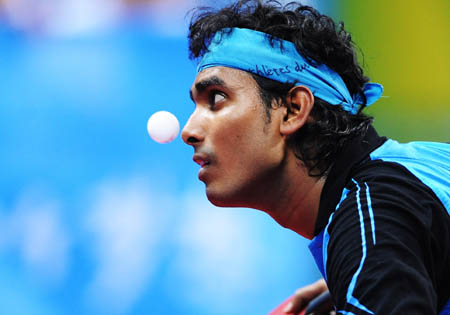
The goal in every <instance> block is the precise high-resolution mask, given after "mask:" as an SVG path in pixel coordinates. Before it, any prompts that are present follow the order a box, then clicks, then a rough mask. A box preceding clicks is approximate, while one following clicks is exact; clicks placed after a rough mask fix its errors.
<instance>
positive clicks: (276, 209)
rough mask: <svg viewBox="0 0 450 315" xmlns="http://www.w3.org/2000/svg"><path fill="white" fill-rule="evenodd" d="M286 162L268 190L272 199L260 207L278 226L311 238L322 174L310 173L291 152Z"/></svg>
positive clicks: (323, 179) (323, 180)
mask: <svg viewBox="0 0 450 315" xmlns="http://www.w3.org/2000/svg"><path fill="white" fill-rule="evenodd" d="M286 162H287V163H286V169H285V170H284V172H282V175H281V178H280V179H279V181H276V187H275V188H274V189H272V190H271V193H270V196H271V202H270V203H267V204H266V205H267V207H264V209H262V210H263V211H265V212H267V213H268V214H269V215H270V216H271V217H272V218H273V219H274V220H275V221H277V222H278V223H279V224H280V225H281V226H283V227H285V228H288V229H290V230H293V231H294V232H296V233H298V234H300V235H302V236H304V237H306V238H308V239H312V238H313V237H314V227H315V223H316V219H317V214H318V211H319V202H320V194H321V192H322V188H323V185H324V183H325V178H323V177H322V178H318V177H311V176H309V175H308V169H307V168H306V167H305V166H304V165H303V163H302V162H301V161H299V160H298V159H297V157H295V155H294V154H290V155H289V156H288V158H287V161H286Z"/></svg>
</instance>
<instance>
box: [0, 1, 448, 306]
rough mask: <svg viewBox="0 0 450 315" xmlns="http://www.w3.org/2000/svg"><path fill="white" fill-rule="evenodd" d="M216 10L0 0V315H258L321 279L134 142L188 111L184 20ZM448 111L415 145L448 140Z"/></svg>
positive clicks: (295, 254) (179, 167) (188, 170)
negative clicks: (155, 123)
mask: <svg viewBox="0 0 450 315" xmlns="http://www.w3.org/2000/svg"><path fill="white" fill-rule="evenodd" d="M282 2H283V1H282ZM284 2H288V1H284ZM347 2H348V1H347ZM431 2H432V1H431ZM226 3H229V1H214V2H212V1H194V0H191V1H179V0H169V1H163V0H160V1H156V0H155V1H144V0H134V1H125V0H0V80H1V81H0V144H1V145H0V174H1V176H0V178H1V180H0V314H24V315H25V314H26V315H34V314H36V315H37V314H39V315H40V314H45V315H46V314H267V313H268V312H269V311H270V310H271V309H273V308H274V307H275V306H276V305H278V304H279V303H281V302H282V301H283V300H284V299H285V298H287V297H288V296H289V295H291V294H292V293H293V292H294V290H295V289H296V288H298V287H300V286H302V285H305V284H308V283H310V282H312V281H314V280H316V279H318V278H319V273H318V271H317V270H316V267H315V265H314V264H313V261H312V258H311V257H310V254H309V252H308V250H307V246H306V245H307V244H308V241H306V240H305V239H303V238H302V237H300V236H298V235H296V234H295V233H293V232H292V231H289V230H286V229H283V228H282V227H280V226H278V225H277V224H276V223H275V222H273V221H272V220H271V219H270V218H269V217H268V216H267V215H265V214H263V213H261V212H258V211H254V210H248V209H223V208H216V207H214V206H212V205H210V204H209V203H208V201H207V200H206V197H205V195H204V187H203V184H202V183H201V182H199V181H198V180H197V171H198V166H197V165H196V164H194V163H193V162H192V149H191V148H189V147H188V146H186V145H185V144H184V143H183V142H182V141H181V139H180V138H177V139H176V140H175V141H174V142H172V143H170V144H166V145H160V144H157V143H155V142H153V141H152V140H151V139H150V138H149V136H148V135H147V131H146V122H147V119H148V118H149V117H150V115H151V114H152V113H154V112H155V111H158V110H168V111H171V112H172V113H174V114H175V115H176V116H177V117H178V119H179V120H180V123H181V125H184V124H185V123H186V121H187V118H188V117H189V114H190V113H191V111H192V110H193V108H194V105H193V104H192V102H191V101H190V99H189V97H188V90H189V88H190V85H191V83H192V81H193V79H194V77H195V65H194V64H193V63H192V62H191V61H189V60H188V58H187V41H186V32H187V19H186V18H185V14H186V12H188V10H189V9H191V8H192V7H195V6H197V5H204V4H207V5H208V4H210V5H211V4H212V5H214V6H221V5H223V4H226ZM306 3H310V4H313V5H315V6H316V7H318V8H319V9H321V10H322V11H324V12H325V13H328V14H331V15H334V16H338V17H339V16H343V15H345V14H344V13H345V12H344V13H343V11H342V8H338V7H336V6H335V3H334V6H332V5H331V4H332V1H307V2H306ZM436 3H437V2H436ZM346 5H347V6H348V5H350V4H349V3H347V4H346ZM361 10H363V9H361ZM346 12H347V11H346ZM354 15H358V13H355V14H354ZM350 18H351V17H349V19H350ZM351 23H354V24H350V25H351V26H353V27H354V29H356V30H358V31H360V32H362V31H361V29H360V28H358V25H359V24H358V22H357V19H356V20H355V22H351ZM375 35H376V34H375ZM367 36H369V37H370V36H371V34H367ZM447 38H448V37H447ZM445 47H447V46H445ZM371 49H372V51H373V50H375V49H376V47H374V48H371ZM444 53H445V50H444ZM381 57H382V55H381ZM370 59H371V58H369V60H367V61H366V62H367V63H369V64H372V60H370ZM373 59H377V58H373ZM373 68H375V67H373ZM443 69H444V70H443V71H444V72H445V71H446V68H445V67H444V68H443ZM394 71H395V70H394ZM383 74H384V73H383V72H381V74H380V75H378V73H376V75H375V77H376V76H377V75H378V76H379V77H380V76H382V75H383ZM386 76H387V75H386ZM442 77H443V78H444V77H445V78H448V76H446V75H445V74H444V75H442ZM377 79H379V78H377ZM447 86H448V85H447ZM388 90H389V88H388ZM391 91H392V90H391ZM390 95H395V91H394V92H391V94H390ZM391 100H392V101H393V102H397V101H398V98H395V97H394V99H391ZM447 100H448V97H447V98H446V99H442V98H441V101H440V102H438V106H440V107H438V108H437V109H435V111H436V112H439V117H440V119H436V116H434V117H429V118H428V119H429V120H430V121H433V122H434V126H433V127H434V128H435V129H433V130H437V131H434V133H433V130H432V131H430V129H429V128H425V127H423V128H422V129H423V130H426V132H427V133H426V137H427V139H428V140H442V139H445V138H447V139H448V131H449V128H448V118H449V113H448V105H447V104H448V102H447ZM383 102H385V103H387V104H389V103H388V102H389V100H384V101H383ZM400 105H401V104H400ZM390 106H391V105H389V106H388V109H389V107H390ZM392 106H395V105H392ZM374 111H375V112H376V113H377V115H378V116H379V117H380V118H379V121H377V123H378V125H377V127H378V129H379V130H380V133H382V134H388V135H390V136H395V135H398V136H399V137H400V138H402V139H406V140H408V137H409V136H411V133H408V131H407V130H408V128H407V127H404V128H403V129H400V128H398V129H397V130H395V128H393V127H392V121H393V120H397V121H396V122H398V119H399V117H398V116H397V115H394V116H392V115H391V116H390V115H388V114H385V113H388V111H385V112H383V109H381V110H378V109H374ZM377 111H379V112H377ZM408 115H409V116H408ZM408 115H405V117H402V118H404V119H406V120H408V119H409V120H408V121H409V123H411V117H413V118H414V117H416V116H417V117H416V122H419V120H421V119H422V120H423V119H425V118H424V115H422V114H420V112H418V111H417V112H416V114H414V113H408ZM414 115H415V116H414ZM378 116H377V117H378ZM425 120H426V119H425ZM398 125H400V126H401V125H402V124H401V123H400V124H398ZM413 125H414V122H413ZM389 126H391V127H389ZM416 126H417V125H416ZM405 128H406V129H405ZM411 129H414V131H415V132H416V134H417V135H423V134H424V133H422V132H421V131H420V130H417V128H411ZM402 130H403V132H402ZM405 130H406V131H405ZM383 131H384V132H383ZM419 138H420V137H419Z"/></svg>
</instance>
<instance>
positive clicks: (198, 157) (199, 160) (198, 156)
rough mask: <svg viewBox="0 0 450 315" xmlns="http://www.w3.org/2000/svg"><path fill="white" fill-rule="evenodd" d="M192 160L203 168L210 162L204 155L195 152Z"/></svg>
mask: <svg viewBox="0 0 450 315" xmlns="http://www.w3.org/2000/svg"><path fill="white" fill-rule="evenodd" d="M193 160H194V162H195V163H197V164H198V165H200V167H201V168H203V167H205V166H207V165H209V164H210V163H211V162H210V161H209V159H208V158H207V157H206V156H204V155H201V154H195V155H194V158H193Z"/></svg>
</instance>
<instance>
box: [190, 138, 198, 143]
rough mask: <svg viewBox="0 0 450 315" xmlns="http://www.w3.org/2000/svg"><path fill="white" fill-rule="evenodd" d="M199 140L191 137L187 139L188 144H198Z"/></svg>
mask: <svg viewBox="0 0 450 315" xmlns="http://www.w3.org/2000/svg"><path fill="white" fill-rule="evenodd" d="M197 142H198V139H197V138H195V137H189V138H187V143H197Z"/></svg>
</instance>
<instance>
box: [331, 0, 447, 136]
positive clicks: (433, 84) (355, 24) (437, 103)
mask: <svg viewBox="0 0 450 315" xmlns="http://www.w3.org/2000/svg"><path fill="white" fill-rule="evenodd" d="M333 6H334V9H335V13H334V16H335V17H337V18H338V19H339V20H343V21H344V23H345V26H346V28H347V29H348V30H349V31H350V32H351V34H352V38H353V40H354V42H355V43H356V44H357V46H358V47H360V48H361V50H362V52H363V54H362V55H361V54H360V60H361V61H362V62H363V64H364V69H365V70H366V73H367V74H368V76H369V77H370V78H371V80H372V81H374V82H379V83H381V84H383V85H384V88H385V91H384V96H386V97H385V98H383V99H381V100H380V101H379V102H378V103H376V104H374V105H373V107H371V108H369V109H368V110H367V113H369V114H371V115H373V116H374V117H375V126H376V127H377V129H378V131H379V133H380V134H383V135H386V136H389V137H393V138H395V139H398V140H399V141H401V142H404V141H412V140H434V141H446V142H448V141H450V59H449V57H450V41H449V39H450V18H449V15H450V1H447V0H429V1H418V0H412V1H406V0H398V1H389V0H378V1H358V0H340V1H335V2H334V3H333Z"/></svg>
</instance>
